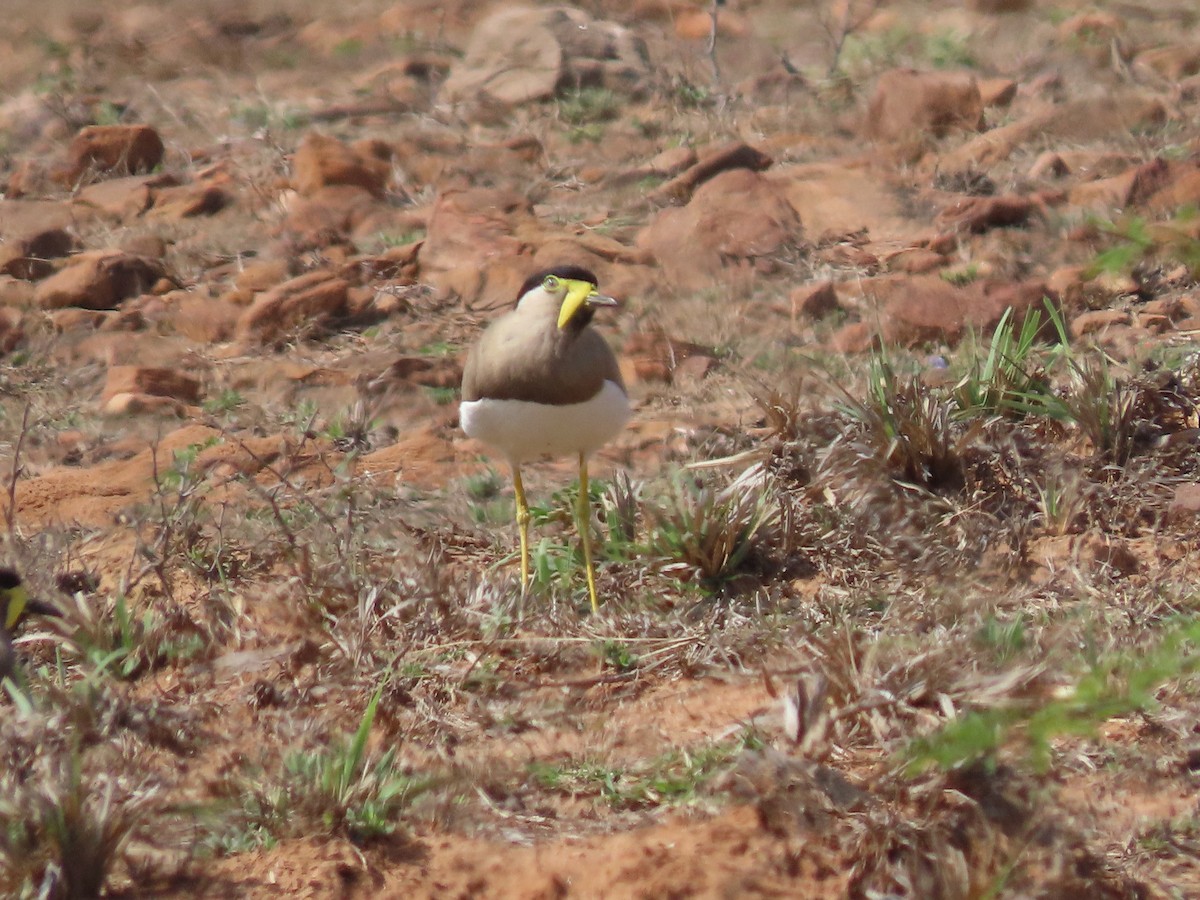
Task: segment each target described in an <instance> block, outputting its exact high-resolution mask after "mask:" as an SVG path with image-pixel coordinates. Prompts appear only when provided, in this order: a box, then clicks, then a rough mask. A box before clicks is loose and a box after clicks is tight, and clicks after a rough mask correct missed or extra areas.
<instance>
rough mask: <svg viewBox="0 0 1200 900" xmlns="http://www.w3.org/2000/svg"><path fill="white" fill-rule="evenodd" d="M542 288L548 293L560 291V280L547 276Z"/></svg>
mask: <svg viewBox="0 0 1200 900" xmlns="http://www.w3.org/2000/svg"><path fill="white" fill-rule="evenodd" d="M542 287H544V288H545V289H546V290H548V291H556V290H558V279H557V278H555V277H554V276H553V275H547V276H546V278H545V280H544V281H542Z"/></svg>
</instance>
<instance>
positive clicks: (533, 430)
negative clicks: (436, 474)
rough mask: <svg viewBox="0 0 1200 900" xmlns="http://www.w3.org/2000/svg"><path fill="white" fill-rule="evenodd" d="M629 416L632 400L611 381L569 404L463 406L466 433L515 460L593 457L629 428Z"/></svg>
mask: <svg viewBox="0 0 1200 900" xmlns="http://www.w3.org/2000/svg"><path fill="white" fill-rule="evenodd" d="M629 414H630V409H629V398H628V397H626V396H625V392H624V391H622V390H621V389H620V388H619V387H617V385H616V384H614V383H613V382H611V381H606V382H604V387H603V388H602V389H601V390H600V393H599V394H597V395H596V396H595V397H593V398H592V399H591V400H585V401H584V402H583V403H571V404H568V405H566V406H549V405H546V404H542V403H529V402H527V401H525V400H488V399H483V400H471V401H469V402H465V403H462V404H460V405H459V407H458V415H459V421H460V422H461V423H462V429H463V431H465V432H466V433H467V434H468V435H470V436H471V437H473V438H477V439H478V440H481V441H483V442H484V443H485V444H491V445H492V446H493V447H495V448H496V449H497V450H500V451H502V452H503V453H504V455H505V456H507V457H508V460H509V462H512V463H522V462H526V461H527V460H531V459H539V458H540V457H543V456H566V455H574V454H578V453H582V454H584V455H585V456H588V455H591V454H592V453H593V452H595V451H596V450H597V449H598V448H599V447H600V446H601V445H602V444H604V443H605V442H607V441H608V440H610V439H611V438H612V437H613V436H614V435H616V434H617V432H619V431H620V430H621V429H622V428H623V427H624V425H625V423H626V422H627V421H629Z"/></svg>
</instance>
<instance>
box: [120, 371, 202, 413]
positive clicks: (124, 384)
mask: <svg viewBox="0 0 1200 900" xmlns="http://www.w3.org/2000/svg"><path fill="white" fill-rule="evenodd" d="M120 394H147V395H149V396H152V397H170V398H173V399H175V400H180V401H183V402H184V403H190V404H196V403H199V402H200V395H201V389H200V380H199V379H197V378H193V377H192V376H191V375H186V374H184V373H183V372H180V371H178V370H177V369H164V368H156V367H152V366H112V367H111V368H109V370H108V377H107V379H105V382H104V391H103V392H102V393H101V395H100V397H101V402H102V403H105V404H107V403H108V401H109V400H111V399H112V398H114V397H116V396H118V395H120Z"/></svg>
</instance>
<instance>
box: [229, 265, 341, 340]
mask: <svg viewBox="0 0 1200 900" xmlns="http://www.w3.org/2000/svg"><path fill="white" fill-rule="evenodd" d="M349 290H350V286H349V284H348V283H347V282H346V280H345V279H343V278H339V277H337V276H335V275H333V274H332V273H330V272H328V271H325V270H321V271H317V272H309V273H307V274H305V275H300V276H298V277H296V278H293V279H291V280H290V281H285V282H284V283H283V284H281V285H278V286H277V287H274V288H272V289H271V290H269V291H267V292H265V293H263V294H260V295H259V297H258V299H256V300H255V301H254V302H253V303H252V304H251V305H250V306H249V307H248V308H246V309H245V310H243V311H242V313H241V314H240V315H239V316H238V320H237V325H236V327H235V328H234V336H235V337H236V338H237V339H238V340H239V341H244V342H247V343H254V344H270V343H274V342H276V341H279V340H286V339H288V338H291V337H311V336H313V335H316V334H320V333H321V332H323V331H325V330H327V329H328V328H329V327H330V326H331V325H332V324H333V323H334V322H336V321H337V320H338V319H340V318H343V317H344V316H345V315H346V308H347V302H348V298H349Z"/></svg>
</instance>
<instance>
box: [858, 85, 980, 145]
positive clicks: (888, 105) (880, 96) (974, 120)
mask: <svg viewBox="0 0 1200 900" xmlns="http://www.w3.org/2000/svg"><path fill="white" fill-rule="evenodd" d="M865 125H866V132H867V134H868V136H870V137H873V138H875V139H876V140H883V141H907V140H913V139H918V138H921V137H925V136H930V137H934V138H940V137H944V136H945V135H946V134H948V133H949V132H951V131H955V130H964V131H978V130H979V129H980V128H982V127H983V98H982V97H981V95H980V93H979V84H978V82H976V80H975V76H973V75H968V74H962V73H957V72H919V71H917V70H915V69H891V70H889V71H887V72H884V73H883V74H882V75H880V76H879V80H878V81H877V82H876V83H875V92H874V94H873V95H872V97H871V103H870V106H869V107H868V109H867V119H866V122H865Z"/></svg>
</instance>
